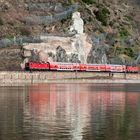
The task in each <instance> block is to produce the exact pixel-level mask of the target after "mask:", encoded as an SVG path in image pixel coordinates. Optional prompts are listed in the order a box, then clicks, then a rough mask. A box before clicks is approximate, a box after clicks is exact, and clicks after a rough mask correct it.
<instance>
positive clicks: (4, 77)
mask: <svg viewBox="0 0 140 140" xmlns="http://www.w3.org/2000/svg"><path fill="white" fill-rule="evenodd" d="M75 78H77V79H78V80H79V82H80V81H81V80H83V79H84V80H85V79H87V80H90V81H94V82H95V81H97V80H100V81H101V82H102V81H103V80H106V82H107V80H139V81H140V74H124V73H114V74H113V77H109V73H94V72H32V73H30V72H0V85H1V84H3V83H40V82H42V83H44V82H51V81H56V82H57V81H63V80H67V81H71V80H72V79H75ZM97 82H98V81H97ZM103 83H104V82H103Z"/></svg>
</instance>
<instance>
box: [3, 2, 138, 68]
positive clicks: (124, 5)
mask: <svg viewBox="0 0 140 140" xmlns="http://www.w3.org/2000/svg"><path fill="white" fill-rule="evenodd" d="M75 3H77V4H78V8H77V7H76V6H73V5H75ZM75 10H78V11H80V12H81V15H82V19H83V20H84V30H85V32H86V33H88V34H89V35H90V37H91V39H92V44H93V48H92V50H91V54H90V57H89V59H88V60H87V62H93V63H95V62H96V63H101V61H100V60H99V57H98V54H100V53H105V57H106V63H117V64H124V63H127V64H137V63H140V61H139V59H137V58H138V55H139V53H138V52H139V49H140V48H139V47H140V38H139V32H140V29H139V27H140V17H139V16H140V4H139V0H134V1H131V0H122V1H119V0H65V1H64V0H0V47H1V48H2V47H6V48H5V49H3V48H2V49H0V53H1V54H3V55H1V57H0V66H1V68H0V69H1V70H4V69H14V68H13V65H16V67H15V69H17V68H18V69H19V63H20V62H21V61H22V60H21V59H22V57H21V55H20V53H19V51H20V49H18V51H15V49H16V48H14V49H13V48H11V47H10V46H16V47H18V46H21V45H22V44H23V43H26V42H32V41H33V39H32V38H25V37H28V36H36V35H40V34H53V35H63V36H64V35H67V34H68V30H69V29H68V27H69V26H70V25H71V22H72V21H71V14H72V12H73V11H75ZM21 36H22V37H23V36H24V39H23V38H22V37H21ZM15 37H16V38H15ZM1 39H4V40H1ZM36 41H37V42H38V41H39V40H38V39H36V40H35V41H34V42H36ZM7 52H8V53H7ZM92 54H96V56H97V57H96V58H95V56H92Z"/></svg>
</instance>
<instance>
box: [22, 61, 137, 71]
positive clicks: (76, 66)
mask: <svg viewBox="0 0 140 140" xmlns="http://www.w3.org/2000/svg"><path fill="white" fill-rule="evenodd" d="M25 70H29V71H33V70H45V71H83V72H86V71H87V72H118V73H138V71H139V69H138V67H136V66H126V65H114V64H82V63H60V62H27V63H26V64H25Z"/></svg>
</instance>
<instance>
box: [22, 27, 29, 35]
mask: <svg viewBox="0 0 140 140" xmlns="http://www.w3.org/2000/svg"><path fill="white" fill-rule="evenodd" d="M20 33H21V35H23V36H29V35H31V32H30V30H29V29H27V28H25V27H21V28H20Z"/></svg>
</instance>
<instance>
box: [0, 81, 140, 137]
mask: <svg viewBox="0 0 140 140" xmlns="http://www.w3.org/2000/svg"><path fill="white" fill-rule="evenodd" d="M0 140H140V86H139V85H138V84H137V85H134V84H131V85H127V84H118V85H113V84H36V85H30V86H25V87H0Z"/></svg>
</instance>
